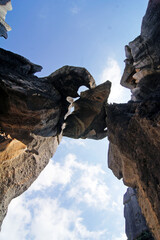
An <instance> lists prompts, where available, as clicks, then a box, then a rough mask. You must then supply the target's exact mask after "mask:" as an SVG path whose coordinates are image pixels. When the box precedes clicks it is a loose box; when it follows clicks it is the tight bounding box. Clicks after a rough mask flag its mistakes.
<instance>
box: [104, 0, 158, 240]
mask: <svg viewBox="0 0 160 240" xmlns="http://www.w3.org/2000/svg"><path fill="white" fill-rule="evenodd" d="M159 16H160V1H159V0H150V1H149V4H148V9H147V11H146V14H145V16H144V18H143V22H142V28H141V35H140V36H138V37H137V38H136V39H135V40H133V41H132V42H130V43H129V45H128V46H126V49H125V50H126V60H125V62H126V67H125V70H124V74H123V76H122V80H121V84H122V85H123V86H125V87H128V88H130V89H131V90H132V101H129V102H128V103H127V104H113V105H108V106H107V107H106V112H107V119H106V120H107V127H108V137H109V141H110V148H109V167H110V168H111V169H112V171H113V172H114V174H115V175H116V176H117V177H118V178H121V177H122V178H123V181H124V183H125V184H126V185H127V186H129V187H132V188H136V190H137V198H138V202H139V206H140V208H141V211H142V213H143V215H144V217H145V219H146V222H147V225H148V227H149V229H150V231H151V232H152V233H153V235H154V237H155V239H157V240H159V239H160V191H159V189H160V184H159V183H160V175H159V169H160V162H159V159H160V141H159V139H160V127H159V121H160V70H159V66H160V58H159V56H160V28H159V26H160V17H159ZM116 154H118V157H117V156H116ZM129 221H130V220H129ZM127 224H128V226H130V222H128V223H127Z"/></svg>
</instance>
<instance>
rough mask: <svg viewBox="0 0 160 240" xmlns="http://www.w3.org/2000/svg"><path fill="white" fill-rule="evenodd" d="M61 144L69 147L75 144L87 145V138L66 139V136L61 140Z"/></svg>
mask: <svg viewBox="0 0 160 240" xmlns="http://www.w3.org/2000/svg"><path fill="white" fill-rule="evenodd" d="M61 145H65V146H66V147H67V148H68V147H69V148H73V147H75V146H81V147H87V145H86V140H83V139H69V138H67V140H65V139H64V138H63V139H62V141H61Z"/></svg>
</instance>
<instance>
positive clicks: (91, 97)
mask: <svg viewBox="0 0 160 240" xmlns="http://www.w3.org/2000/svg"><path fill="white" fill-rule="evenodd" d="M110 88H111V83H110V82H109V81H106V82H105V83H102V84H100V85H99V86H97V87H95V88H93V89H91V90H87V91H84V92H81V94H80V98H79V99H78V100H76V101H75V102H73V104H72V105H73V107H74V111H73V112H72V114H70V115H69V116H68V117H67V119H66V121H65V123H66V127H65V129H64V131H63V135H64V136H67V137H71V138H91V139H102V138H104V137H106V136H107V130H106V122H105V117H106V115H105V109H104V103H105V102H106V101H107V99H108V96H109V93H110Z"/></svg>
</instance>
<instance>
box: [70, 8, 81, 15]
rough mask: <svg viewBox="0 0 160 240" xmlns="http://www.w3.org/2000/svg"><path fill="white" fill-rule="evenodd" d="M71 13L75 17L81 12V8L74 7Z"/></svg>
mask: <svg viewBox="0 0 160 240" xmlns="http://www.w3.org/2000/svg"><path fill="white" fill-rule="evenodd" d="M70 11H71V13H72V14H73V15H77V14H78V13H79V12H80V8H79V7H77V6H74V7H72V8H70Z"/></svg>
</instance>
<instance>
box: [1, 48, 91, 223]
mask: <svg viewBox="0 0 160 240" xmlns="http://www.w3.org/2000/svg"><path fill="white" fill-rule="evenodd" d="M0 62H1V65H0V224H1V223H2V221H3V218H4V216H5V215H6V212H7V208H8V204H9V203H10V201H11V200H12V199H13V198H15V197H16V196H18V195H20V194H21V193H23V192H24V191H25V190H27V188H28V187H29V186H30V185H31V184H32V182H33V181H34V180H35V179H36V178H37V177H38V175H39V174H40V172H41V171H42V170H43V169H44V167H45V166H46V165H47V163H48V161H49V159H50V158H51V157H52V156H53V154H54V152H55V150H56V148H57V146H58V144H59V142H60V140H61V137H62V129H63V123H64V120H65V116H66V114H67V112H68V107H69V106H70V103H69V102H68V101H67V97H68V96H70V97H77V96H78V93H77V91H78V88H79V87H80V86H82V85H85V86H86V87H88V88H93V87H95V81H94V79H93V77H92V76H91V75H90V73H88V71H87V70H86V69H84V68H78V67H71V66H65V67H62V68H61V69H59V70H57V71H56V72H54V73H53V74H51V75H50V76H48V77H44V78H38V77H36V76H34V73H35V72H37V71H40V70H41V69H42V67H41V66H39V65H35V64H33V63H31V62H30V61H29V60H27V59H25V58H24V57H22V56H19V55H17V54H14V53H11V52H9V51H5V50H3V49H0Z"/></svg>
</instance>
